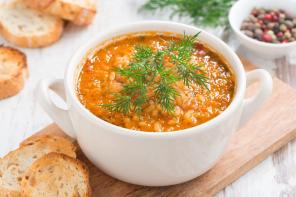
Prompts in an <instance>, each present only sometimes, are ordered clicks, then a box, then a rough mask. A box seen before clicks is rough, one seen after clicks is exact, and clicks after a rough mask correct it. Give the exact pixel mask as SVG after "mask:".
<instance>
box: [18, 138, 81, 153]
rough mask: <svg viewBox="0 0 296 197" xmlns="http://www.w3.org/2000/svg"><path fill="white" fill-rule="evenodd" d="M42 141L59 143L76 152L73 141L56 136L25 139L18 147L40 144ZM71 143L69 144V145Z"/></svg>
mask: <svg viewBox="0 0 296 197" xmlns="http://www.w3.org/2000/svg"><path fill="white" fill-rule="evenodd" d="M42 141H46V142H50V143H52V144H54V143H56V142H59V143H65V144H67V146H71V149H72V150H73V151H74V152H76V149H77V146H76V145H75V140H73V139H71V138H70V137H67V136H58V135H48V134H46V135H44V134H41V135H38V134H37V135H34V136H31V137H29V138H27V139H25V140H24V141H23V142H22V143H21V144H20V147H22V146H27V145H30V144H32V143H40V142H42ZM70 142H71V144H70Z"/></svg>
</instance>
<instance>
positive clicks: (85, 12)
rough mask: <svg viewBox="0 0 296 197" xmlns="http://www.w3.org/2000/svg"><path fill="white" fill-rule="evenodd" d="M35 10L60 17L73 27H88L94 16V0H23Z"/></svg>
mask: <svg viewBox="0 0 296 197" xmlns="http://www.w3.org/2000/svg"><path fill="white" fill-rule="evenodd" d="M24 2H25V3H26V5H28V6H29V7H31V8H34V9H36V10H40V11H42V12H45V13H49V14H52V15H54V16H58V17H61V18H63V19H65V20H69V21H71V22H73V23H74V24H75V25H89V24H90V23H91V22H92V20H93V18H94V16H95V15H96V2H95V0H42V1H40V0H24Z"/></svg>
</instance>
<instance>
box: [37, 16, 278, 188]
mask: <svg viewBox="0 0 296 197" xmlns="http://www.w3.org/2000/svg"><path fill="white" fill-rule="evenodd" d="M146 31H157V32H174V33H178V34H183V33H184V32H185V33H186V34H190V35H194V34H196V33H197V32H199V31H201V34H200V37H199V39H200V41H201V42H204V43H207V44H208V45H209V46H210V47H212V48H213V49H214V50H216V51H218V52H219V53H220V54H221V55H222V56H224V58H225V59H226V60H227V61H228V62H229V64H230V65H231V67H232V70H233V72H234V74H235V76H236V90H235V95H234V98H233V101H232V103H231V104H230V105H229V107H228V108H227V109H226V110H225V111H224V112H223V113H221V114H220V115H218V116H217V117H215V118H214V119H212V120H210V121H208V122H206V123H204V124H201V125H199V126H196V127H192V128H189V129H185V130H182V131H176V132H163V133H162V132H155V133H153V132H152V133H151V132H143V131H133V130H129V129H126V128H122V127H118V126H115V125H113V124H110V123H108V122H105V121H103V120H102V119H100V118H98V117H96V116H95V115H93V114H92V113H91V112H90V111H88V110H87V109H86V108H85V107H84V106H83V105H82V104H81V103H80V102H79V100H78V98H77V95H76V91H75V89H76V79H77V75H78V73H79V71H80V69H81V68H80V67H81V66H79V65H81V63H80V62H81V61H82V59H83V57H85V55H86V54H87V53H88V52H89V51H90V50H93V49H94V48H96V46H97V45H98V44H100V43H103V42H105V41H108V40H111V39H112V38H113V37H116V36H119V35H125V34H128V33H134V32H146ZM254 81H259V83H260V84H261V86H260V87H259V88H258V92H257V94H256V95H254V96H253V97H251V98H249V99H244V96H245V90H246V85H247V83H248V84H249V83H252V82H254ZM50 89H51V90H53V91H55V92H56V93H57V94H58V95H60V96H61V97H63V99H64V100H65V101H66V103H67V106H68V109H67V110H64V109H61V108H59V107H57V106H56V105H55V104H54V103H53V101H52V100H51V99H50V97H49V90H50ZM271 89H272V79H271V77H270V75H269V74H268V73H267V72H266V71H264V70H255V71H252V72H250V73H248V74H247V75H245V71H244V68H243V65H242V63H241V61H240V60H239V58H238V57H237V55H236V54H235V53H234V52H233V51H232V50H231V49H230V48H229V47H228V46H227V45H226V44H225V43H224V42H222V41H221V40H220V39H218V38H216V37H214V36H213V35H211V34H208V33H207V32H205V31H203V30H201V29H197V28H195V27H192V26H187V25H183V24H178V23H172V22H159V21H150V22H140V23H135V24H129V25H125V26H123V27H119V28H116V29H113V30H110V31H108V32H104V33H101V34H98V35H96V36H95V38H94V39H93V40H91V41H90V42H88V43H87V44H85V46H83V47H82V48H81V49H80V50H78V51H77V52H76V53H75V55H74V56H73V57H72V59H71V61H70V63H69V66H68V69H67V71H66V73H65V80H62V79H46V80H42V81H41V83H40V84H39V86H38V89H37V90H38V91H37V93H38V94H37V98H38V100H39V102H40V103H41V105H42V106H43V108H44V110H45V111H46V112H47V113H48V114H49V115H50V116H51V117H52V119H53V120H54V121H55V122H56V123H57V124H58V125H59V126H60V127H61V128H62V129H63V130H64V131H65V132H66V133H67V134H68V135H70V136H72V137H73V138H76V139H77V141H78V143H79V145H80V147H81V149H82V151H83V152H84V153H85V155H86V156H87V157H88V158H89V159H90V160H91V161H92V162H93V163H94V164H95V165H96V166H97V167H99V168H100V169H101V170H103V171H104V172H105V173H107V174H109V175H111V176H113V177H115V178H118V179H120V180H123V181H126V182H129V183H133V184H139V185H148V186H164V185H173V184H178V183H182V182H185V181H188V180H191V179H193V178H195V177H197V176H199V175H201V174H203V173H204V172H206V171H207V170H209V169H210V168H211V167H212V166H213V165H214V164H215V163H216V162H217V160H218V159H219V158H220V156H221V155H222V153H223V152H224V150H225V147H226V145H227V143H228V141H229V138H230V137H231V134H232V133H233V132H234V131H235V130H236V129H237V128H238V127H239V125H241V124H242V123H244V122H245V121H246V120H247V119H248V118H249V117H251V116H252V114H253V113H254V112H255V111H256V110H257V109H258V108H259V107H260V106H261V105H262V103H263V102H264V100H265V99H266V98H267V97H268V96H269V95H270V93H271Z"/></svg>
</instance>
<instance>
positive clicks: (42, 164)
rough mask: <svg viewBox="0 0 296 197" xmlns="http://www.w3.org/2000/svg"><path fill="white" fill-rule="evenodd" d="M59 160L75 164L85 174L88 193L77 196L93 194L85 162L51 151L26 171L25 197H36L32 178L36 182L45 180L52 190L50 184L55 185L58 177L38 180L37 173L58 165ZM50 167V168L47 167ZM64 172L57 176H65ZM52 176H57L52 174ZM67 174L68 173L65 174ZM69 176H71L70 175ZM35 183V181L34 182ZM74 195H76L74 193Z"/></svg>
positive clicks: (23, 185) (84, 182)
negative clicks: (33, 194)
mask: <svg viewBox="0 0 296 197" xmlns="http://www.w3.org/2000/svg"><path fill="white" fill-rule="evenodd" d="M59 162H66V163H67V164H68V165H69V166H70V165H72V166H75V168H76V170H78V171H80V172H82V174H83V183H82V184H84V185H85V187H86V193H84V194H82V196H81V195H77V196H81V197H90V196H91V186H90V184H89V172H88V169H87V167H86V165H85V164H83V163H82V162H80V161H79V160H77V159H73V158H71V157H69V156H67V155H64V154H60V153H49V154H47V155H45V156H43V157H42V158H40V159H38V160H37V161H35V162H34V163H33V164H32V165H31V167H30V168H29V169H28V170H27V171H26V173H25V175H24V178H23V179H22V181H21V189H22V196H23V197H34V196H32V193H33V192H32V191H33V190H34V189H35V188H34V186H33V185H32V180H34V181H35V182H36V183H39V182H45V183H46V185H47V186H49V187H48V190H50V186H52V185H55V184H54V182H51V181H56V179H57V178H56V179H54V180H53V179H50V178H49V177H47V178H45V179H44V180H38V179H37V178H36V175H38V173H40V174H41V173H42V172H40V170H43V169H48V168H50V167H51V166H55V167H57V165H58V164H59ZM47 167H48V168H47ZM63 175H64V174H58V175H57V176H63ZM52 176H55V175H53V174H52ZM64 176H67V175H64ZM68 178H69V177H68ZM33 184H34V183H33ZM74 196H76V195H75V194H74Z"/></svg>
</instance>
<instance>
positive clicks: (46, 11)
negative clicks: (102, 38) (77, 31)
mask: <svg viewBox="0 0 296 197" xmlns="http://www.w3.org/2000/svg"><path fill="white" fill-rule="evenodd" d="M95 14H96V5H95V0H42V1H40V0H8V1H7V2H6V3H3V4H1V5H0V34H2V36H3V37H4V38H5V39H6V40H8V41H9V42H11V43H13V44H16V45H18V46H20V47H28V48H37V47H45V46H48V45H51V44H53V43H54V42H56V41H57V40H58V39H59V38H60V37H61V35H62V32H63V24H64V23H63V19H65V20H68V21H71V22H73V23H74V24H76V25H88V24H90V23H91V22H92V20H93V18H94V16H95Z"/></svg>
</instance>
